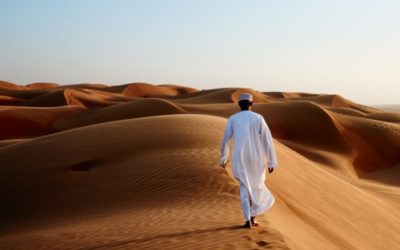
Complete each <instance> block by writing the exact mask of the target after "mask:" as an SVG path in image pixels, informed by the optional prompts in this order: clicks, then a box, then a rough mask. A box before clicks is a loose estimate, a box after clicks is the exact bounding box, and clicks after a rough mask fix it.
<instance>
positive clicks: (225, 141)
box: [220, 119, 233, 165]
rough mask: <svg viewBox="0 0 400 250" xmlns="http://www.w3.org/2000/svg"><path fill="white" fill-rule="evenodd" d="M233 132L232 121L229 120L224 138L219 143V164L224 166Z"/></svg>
mask: <svg viewBox="0 0 400 250" xmlns="http://www.w3.org/2000/svg"><path fill="white" fill-rule="evenodd" d="M232 135H233V130H232V121H231V120H230V119H229V120H228V123H227V124H226V127H225V133H224V138H223V139H222V142H221V158H220V164H222V165H225V164H226V163H227V162H228V159H229V141H230V139H231V138H232Z"/></svg>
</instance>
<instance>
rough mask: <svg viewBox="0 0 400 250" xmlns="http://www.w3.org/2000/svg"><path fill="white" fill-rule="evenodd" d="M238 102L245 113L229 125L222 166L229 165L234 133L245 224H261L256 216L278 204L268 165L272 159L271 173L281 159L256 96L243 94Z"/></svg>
mask: <svg viewBox="0 0 400 250" xmlns="http://www.w3.org/2000/svg"><path fill="white" fill-rule="evenodd" d="M238 104H239V106H240V109H241V112H238V113H236V114H234V115H232V116H231V117H230V118H229V120H228V124H227V125H226V128H225V134H224V138H223V140H222V143H221V159H220V165H221V166H222V167H223V168H225V167H226V163H227V162H228V158H229V141H230V139H231V138H232V136H233V142H234V147H233V154H232V172H233V175H234V176H235V178H236V179H237V180H238V181H239V183H240V201H241V205H242V210H243V215H244V218H245V220H246V223H245V224H244V226H243V227H245V228H251V227H252V226H257V225H258V223H257V222H256V220H255V217H256V215H259V214H262V213H264V212H265V211H266V210H267V209H269V208H270V207H272V205H273V204H274V201H275V199H274V197H273V195H272V194H271V193H270V191H269V190H268V188H267V187H266V186H265V170H266V169H265V168H266V159H268V162H267V164H268V172H269V173H272V171H273V170H274V168H275V167H277V166H278V161H277V159H276V154H275V148H274V145H273V141H272V136H271V132H270V130H269V128H268V126H267V124H266V123H265V120H264V118H263V117H262V116H261V115H259V114H257V113H255V112H252V111H251V108H252V106H253V96H252V95H251V94H248V93H243V94H241V95H240V96H239V103H238ZM266 156H267V157H266Z"/></svg>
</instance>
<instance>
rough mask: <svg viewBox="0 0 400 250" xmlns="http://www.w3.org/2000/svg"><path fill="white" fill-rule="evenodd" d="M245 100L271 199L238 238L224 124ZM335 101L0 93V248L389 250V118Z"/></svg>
mask: <svg viewBox="0 0 400 250" xmlns="http://www.w3.org/2000/svg"><path fill="white" fill-rule="evenodd" d="M242 92H250V93H252V94H253V96H254V99H255V106H254V110H255V112H258V113H260V114H262V115H263V116H264V118H265V119H266V121H267V122H268V124H269V127H270V128H271V131H272V134H273V137H274V139H275V143H276V147H277V152H278V160H279V163H280V166H279V168H278V169H277V170H276V171H274V173H273V174H272V175H268V176H267V180H266V182H267V185H268V186H269V187H270V189H271V190H272V192H273V193H274V195H275V196H276V198H277V202H276V204H275V206H274V207H273V208H272V209H271V210H270V211H269V212H267V213H266V214H265V215H263V216H261V217H260V218H259V220H260V221H261V222H262V226H261V227H259V228H256V229H253V230H251V231H250V230H244V229H239V227H238V226H239V225H241V224H242V222H243V221H242V215H241V210H240V202H239V194H238V187H237V183H236V181H235V180H234V179H233V177H232V173H231V170H230V166H228V169H227V170H223V169H221V168H220V167H219V166H218V158H219V144H220V140H221V136H222V133H223V130H224V126H225V124H226V119H227V118H228V117H229V116H230V115H232V114H233V113H235V112H237V111H238V106H237V104H236V102H237V100H238V97H239V95H240V93H242ZM382 110H384V109H383V108H382V107H375V108H374V107H368V106H365V105H360V104H357V103H354V102H351V101H350V100H347V99H345V98H344V97H341V96H338V95H319V94H313V93H284V92H259V91H257V90H253V89H248V88H219V89H208V90H197V89H194V88H190V87H185V86H179V85H153V84H149V83H130V84H126V85H120V86H109V85H106V84H87V83H85V84H79V85H68V86H65V85H59V84H57V83H33V84H28V85H26V86H20V85H17V84H14V83H9V82H4V81H0V121H1V123H0V162H1V164H0V171H1V174H0V194H1V200H2V205H1V207H0V219H1V221H2V223H1V224H0V249H263V248H269V249H400V238H399V237H398V234H399V232H400V212H399V211H400V175H399V174H400V114H399V113H396V112H395V111H394V110H389V111H390V112H385V111H382Z"/></svg>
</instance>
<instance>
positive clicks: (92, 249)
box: [78, 225, 243, 250]
mask: <svg viewBox="0 0 400 250" xmlns="http://www.w3.org/2000/svg"><path fill="white" fill-rule="evenodd" d="M239 229H243V226H241V225H236V226H225V227H216V228H210V229H199V230H193V231H186V232H181V233H170V234H161V235H157V236H153V237H145V238H137V239H130V240H123V241H116V242H113V243H109V244H102V245H97V246H93V247H84V248H79V249H78V250H96V249H108V248H112V247H119V246H123V245H127V244H132V243H143V242H146V241H152V240H158V239H164V238H165V239H167V238H177V237H185V236H187V235H190V234H196V235H198V234H204V233H213V232H221V231H233V230H239Z"/></svg>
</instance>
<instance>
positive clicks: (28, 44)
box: [0, 0, 400, 105]
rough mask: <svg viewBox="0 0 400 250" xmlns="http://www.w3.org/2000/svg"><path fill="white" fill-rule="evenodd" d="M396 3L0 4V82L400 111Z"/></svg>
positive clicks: (120, 0) (153, 0) (49, 0)
mask: <svg viewBox="0 0 400 250" xmlns="http://www.w3.org/2000/svg"><path fill="white" fill-rule="evenodd" d="M399 13H400V1H398V0H392V1H390V0H382V1H378V0H335V1H332V0H302V1H298V0H274V1H273V0H146V1H142V0H113V1H108V0H107V1H106V0H35V1H28V0H26V1H22V0H1V1H0V34H1V37H0V79H1V80H5V81H10V82H14V83H18V84H23V85H25V84H28V83H32V82H57V83H60V84H75V83H105V84H109V85H113V84H125V83H130V82H148V83H153V84H180V85H186V86H192V87H195V88H198V89H209V88H222V87H246V88H253V89H256V90H259V91H288V92H311V93H326V94H339V95H342V96H344V97H345V98H348V99H351V100H353V101H356V102H359V103H363V104H367V105H375V104H399V103H400V100H399V98H398V95H399V93H400V28H399V27H400V15H399Z"/></svg>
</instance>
